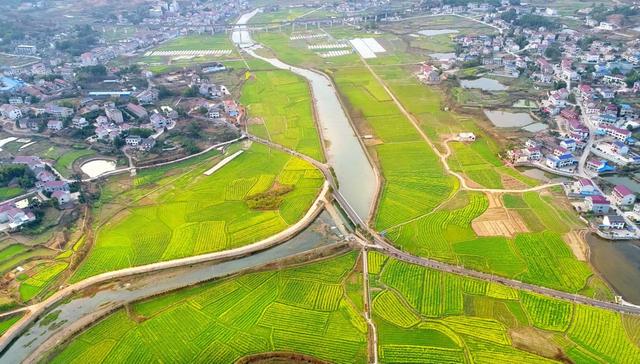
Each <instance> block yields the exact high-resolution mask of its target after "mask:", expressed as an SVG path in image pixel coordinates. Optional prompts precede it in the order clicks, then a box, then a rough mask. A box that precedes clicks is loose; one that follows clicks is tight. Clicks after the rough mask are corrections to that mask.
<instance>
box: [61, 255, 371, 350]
mask: <svg viewBox="0 0 640 364" xmlns="http://www.w3.org/2000/svg"><path fill="white" fill-rule="evenodd" d="M355 258H356V255H355V254H354V253H351V254H347V255H343V256H340V257H338V258H333V259H330V260H326V261H322V262H318V263H313V264H310V265H307V266H304V267H300V268H293V269H286V270H281V271H266V272H261V273H252V274H248V275H245V276H241V277H239V278H231V279H226V280H222V281H217V282H213V283H209V284H204V285H201V286H198V287H194V288H189V289H185V290H181V291H178V292H176V293H172V294H168V295H164V296H160V297H158V298H154V299H151V300H148V301H144V302H141V303H138V304H135V305H133V306H132V308H131V310H130V312H129V313H127V311H125V310H119V311H117V312H115V313H114V314H112V315H110V316H108V317H107V318H106V319H104V320H102V321H100V322H98V323H97V324H96V325H94V326H93V327H91V328H89V329H88V330H87V331H85V332H84V333H82V334H81V335H79V336H78V337H76V338H75V339H73V340H72V341H71V343H69V344H68V345H67V346H66V347H64V348H63V349H62V348H61V350H60V351H59V352H58V353H57V355H56V356H55V358H53V359H52V361H51V362H53V363H75V362H80V361H85V362H86V361H89V362H92V363H118V362H151V361H160V362H174V363H175V362H181V363H186V362H198V363H204V362H208V363H232V362H235V361H236V360H238V359H239V358H241V357H243V356H246V355H250V354H256V353H263V352H269V351H286V352H296V353H303V354H306V355H311V356H313V357H316V358H318V359H322V360H327V361H331V362H336V363H365V362H366V361H367V353H366V332H367V326H366V323H365V321H364V318H363V316H362V314H361V313H359V312H358V310H357V309H356V306H354V303H353V302H351V301H350V299H349V298H348V296H347V294H346V291H345V286H344V284H345V281H346V279H347V277H348V275H349V272H350V271H351V270H352V269H353V268H354V264H355ZM359 289H360V290H361V289H362V287H359Z"/></svg>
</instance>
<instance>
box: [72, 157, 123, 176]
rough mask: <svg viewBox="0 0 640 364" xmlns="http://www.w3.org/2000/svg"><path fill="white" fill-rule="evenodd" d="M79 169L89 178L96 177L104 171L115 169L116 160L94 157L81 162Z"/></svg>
mask: <svg viewBox="0 0 640 364" xmlns="http://www.w3.org/2000/svg"><path fill="white" fill-rule="evenodd" d="M80 169H81V170H82V172H84V174H86V175H87V176H89V177H90V178H93V177H98V176H100V175H102V174H104V173H107V172H111V171H115V169H116V162H114V161H112V160H109V159H94V160H92V161H89V162H87V163H85V164H83V165H82V166H81V167H80Z"/></svg>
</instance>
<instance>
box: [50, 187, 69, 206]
mask: <svg viewBox="0 0 640 364" xmlns="http://www.w3.org/2000/svg"><path fill="white" fill-rule="evenodd" d="M51 197H52V198H54V199H56V201H58V205H60V206H62V205H65V204H67V203H69V202H71V201H73V198H72V197H71V194H70V193H69V192H68V191H54V192H53V193H52V194H51Z"/></svg>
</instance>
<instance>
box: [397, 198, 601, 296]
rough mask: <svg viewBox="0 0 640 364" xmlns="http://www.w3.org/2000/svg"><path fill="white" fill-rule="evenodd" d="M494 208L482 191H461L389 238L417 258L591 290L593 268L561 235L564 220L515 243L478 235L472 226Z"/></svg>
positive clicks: (553, 211) (569, 288)
mask: <svg viewBox="0 0 640 364" xmlns="http://www.w3.org/2000/svg"><path fill="white" fill-rule="evenodd" d="M536 196H537V195H536ZM510 198H511V197H510ZM539 201H541V202H542V200H539ZM522 203H524V200H522ZM542 203H545V202H542ZM545 204H546V203H545ZM488 206H489V205H488V201H487V198H486V196H485V195H484V194H482V193H478V192H459V193H458V195H456V197H455V198H454V199H452V200H450V201H449V202H448V203H447V204H446V205H444V206H443V207H442V208H441V209H439V210H437V211H435V212H432V213H430V214H428V215H425V216H423V217H421V218H419V219H416V220H414V221H412V222H410V223H408V224H403V225H400V226H397V227H394V228H392V229H390V230H389V231H388V237H389V238H390V239H392V240H393V241H394V242H395V243H396V245H398V247H400V248H401V249H403V250H406V251H408V252H411V253H413V254H417V255H421V256H429V257H434V258H436V259H439V260H442V261H446V262H450V263H454V264H463V265H464V266H467V267H469V268H473V269H476V270H481V271H486V272H491V273H494V274H498V275H502V276H505V277H512V278H517V279H521V280H523V281H526V282H530V283H535V284H541V285H544V286H547V287H552V288H556V289H561V290H566V291H569V292H579V291H581V290H582V289H584V288H585V287H587V280H588V278H589V277H590V276H591V275H592V271H591V269H590V268H589V266H588V265H587V264H585V263H584V262H580V261H578V260H577V259H576V258H575V256H574V255H573V253H572V252H571V250H570V249H569V247H568V246H567V245H566V244H565V243H564V241H563V240H562V237H561V235H560V232H563V231H565V229H566V228H565V227H563V228H562V229H561V231H558V232H556V231H554V230H553V228H554V227H557V226H556V225H560V224H563V221H562V220H560V221H559V222H554V225H553V226H551V227H549V228H547V227H546V225H541V226H540V230H538V231H537V232H531V233H520V234H518V235H516V237H515V238H514V239H509V238H506V237H501V236H495V237H477V236H476V235H475V233H474V231H473V229H472V228H471V222H472V220H473V219H475V218H476V217H478V216H480V215H481V214H482V213H483V212H484V211H485V210H486V209H487V207H488ZM527 206H528V205H527ZM545 208H546V209H547V210H549V211H546V212H545V211H542V212H540V214H546V216H558V217H557V218H558V219H560V217H559V215H558V212H557V210H556V209H553V208H552V207H551V206H550V205H547V206H546V207H545ZM518 211H520V209H518ZM562 226H566V223H565V225H562Z"/></svg>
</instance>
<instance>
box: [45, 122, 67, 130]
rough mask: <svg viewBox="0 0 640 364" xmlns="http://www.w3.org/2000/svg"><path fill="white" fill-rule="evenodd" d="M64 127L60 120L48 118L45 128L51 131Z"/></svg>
mask: <svg viewBox="0 0 640 364" xmlns="http://www.w3.org/2000/svg"><path fill="white" fill-rule="evenodd" d="M63 128H64V124H63V123H62V120H49V121H47V129H48V130H51V131H59V130H62V129H63Z"/></svg>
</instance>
